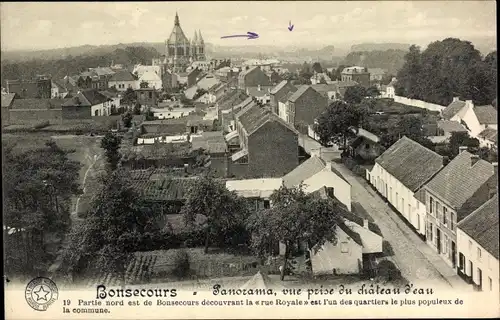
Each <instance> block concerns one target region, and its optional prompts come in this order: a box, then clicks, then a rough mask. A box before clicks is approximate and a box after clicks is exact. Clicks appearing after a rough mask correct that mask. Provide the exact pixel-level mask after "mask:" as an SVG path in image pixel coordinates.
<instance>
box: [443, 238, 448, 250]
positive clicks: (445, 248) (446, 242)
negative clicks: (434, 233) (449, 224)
mask: <svg viewBox="0 0 500 320" xmlns="http://www.w3.org/2000/svg"><path fill="white" fill-rule="evenodd" d="M447 252H448V236H447V235H444V238H443V254H446V253H447Z"/></svg>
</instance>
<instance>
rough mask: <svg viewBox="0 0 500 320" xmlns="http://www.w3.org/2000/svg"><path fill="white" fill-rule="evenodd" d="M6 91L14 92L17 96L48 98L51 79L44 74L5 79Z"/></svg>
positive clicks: (22, 97) (50, 93) (50, 94)
mask: <svg viewBox="0 0 500 320" xmlns="http://www.w3.org/2000/svg"><path fill="white" fill-rule="evenodd" d="M5 82H6V85H7V92H8V93H16V94H17V95H18V97H19V98H21V99H24V98H31V99H37V98H38V99H50V97H51V96H52V92H51V89H52V80H51V79H50V78H49V77H46V76H37V77H35V78H34V79H26V80H5Z"/></svg>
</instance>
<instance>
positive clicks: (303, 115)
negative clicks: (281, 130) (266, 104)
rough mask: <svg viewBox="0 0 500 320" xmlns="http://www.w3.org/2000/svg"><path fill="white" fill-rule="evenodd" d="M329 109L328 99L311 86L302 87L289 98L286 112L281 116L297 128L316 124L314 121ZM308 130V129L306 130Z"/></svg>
mask: <svg viewBox="0 0 500 320" xmlns="http://www.w3.org/2000/svg"><path fill="white" fill-rule="evenodd" d="M327 107H328V98H327V97H325V96H323V95H321V94H320V93H319V92H318V91H316V90H314V89H313V88H312V87H311V86H307V85H304V86H301V87H300V88H298V90H297V91H295V92H294V93H293V94H292V95H290V97H289V98H288V100H287V102H286V104H285V110H284V112H283V113H281V112H280V114H279V116H280V118H281V119H283V120H285V121H286V122H287V123H289V124H291V125H293V126H294V127H295V128H301V127H305V128H307V125H310V124H314V120H315V119H316V118H317V117H318V116H319V115H320V114H321V113H322V112H323V111H325V110H326V108H327ZM305 130H307V129H305Z"/></svg>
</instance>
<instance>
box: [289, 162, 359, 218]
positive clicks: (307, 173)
mask: <svg viewBox="0 0 500 320" xmlns="http://www.w3.org/2000/svg"><path fill="white" fill-rule="evenodd" d="M301 183H302V184H303V185H304V192H306V193H312V192H315V191H317V190H319V189H321V188H323V187H324V188H326V189H327V191H328V192H330V193H331V194H332V195H333V196H335V198H336V199H338V200H339V201H340V202H341V203H342V204H343V205H344V206H345V207H346V208H347V210H348V211H351V185H350V184H349V182H347V180H345V179H344V177H342V175H341V174H340V173H339V172H337V171H336V170H335V169H333V168H332V164H331V163H330V162H324V161H323V160H321V159H320V158H318V157H316V156H312V157H311V158H309V159H307V160H306V161H305V162H303V163H301V164H300V165H299V166H298V167H296V168H295V169H293V170H292V171H290V172H289V173H287V174H286V175H285V176H284V177H283V184H284V186H285V187H288V188H291V187H297V186H299V185H300V184H301Z"/></svg>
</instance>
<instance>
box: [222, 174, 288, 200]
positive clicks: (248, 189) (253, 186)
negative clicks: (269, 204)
mask: <svg viewBox="0 0 500 320" xmlns="http://www.w3.org/2000/svg"><path fill="white" fill-rule="evenodd" d="M281 185H282V180H281V178H263V179H244V180H227V181H226V188H227V189H228V190H229V191H235V192H236V193H237V194H239V195H240V196H243V197H262V198H267V197H269V196H270V195H271V194H272V193H273V192H274V191H275V190H278V189H279V188H280V187H281Z"/></svg>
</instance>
